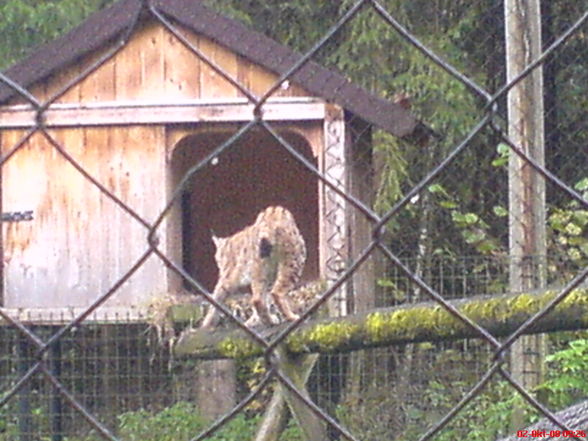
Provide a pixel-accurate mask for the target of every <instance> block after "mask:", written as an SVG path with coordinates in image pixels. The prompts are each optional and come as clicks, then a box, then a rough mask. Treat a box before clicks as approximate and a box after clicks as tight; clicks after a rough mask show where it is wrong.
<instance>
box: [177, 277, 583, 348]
mask: <svg viewBox="0 0 588 441" xmlns="http://www.w3.org/2000/svg"><path fill="white" fill-rule="evenodd" d="M557 293H558V291H556V290H546V291H543V292H538V293H537V292H536V293H526V294H517V295H500V296H485V297H475V298H470V299H461V300H455V301H451V302H450V303H451V304H453V306H455V307H456V308H457V309H458V310H459V311H460V312H462V313H463V314H464V315H465V316H467V317H469V318H470V319H471V320H473V321H474V322H475V323H478V324H479V325H480V326H482V327H483V328H485V329H486V330H487V331H488V332H490V333H491V334H492V335H494V336H496V337H500V336H507V335H510V334H511V333H513V332H514V331H515V330H516V329H517V328H518V327H520V326H521V325H522V324H523V323H524V322H525V321H526V320H527V319H529V318H530V317H532V316H533V315H534V314H536V313H537V312H538V311H540V310H541V309H542V308H544V307H545V306H546V305H547V304H548V303H549V302H550V301H551V300H552V299H553V298H554V297H555V296H556V295H557ZM586 328H588V289H586V288H580V289H576V290H574V291H572V292H571V293H570V294H569V295H568V296H567V297H566V298H565V299H564V300H563V301H562V302H560V303H559V304H558V305H557V307H556V308H555V309H554V310H552V311H551V312H550V313H549V314H548V315H546V316H545V317H543V318H542V319H541V320H539V321H538V322H536V323H534V324H533V326H531V327H530V328H529V329H528V330H527V332H528V333H530V334H533V333H541V332H552V331H563V330H576V329H586ZM280 329H282V328H281V327H276V328H273V329H271V330H267V331H266V332H265V334H266V337H267V338H269V339H271V337H272V335H275V334H277V332H279V330H280ZM475 337H479V334H478V333H477V332H476V331H475V330H474V329H472V328H470V327H469V326H467V325H465V324H464V323H463V322H462V321H461V320H458V319H457V318H455V317H454V316H453V315H451V314H450V313H449V312H448V311H446V310H445V309H444V308H443V307H442V306H441V305H439V304H437V303H433V302H427V303H418V304H414V305H406V306H401V307H394V308H381V309H375V310H372V311H369V312H366V313H363V314H357V315H350V316H346V317H338V318H328V319H318V320H312V321H309V322H307V323H304V324H303V325H302V326H301V327H300V328H299V329H297V330H296V331H294V332H293V333H292V334H291V335H290V336H289V337H288V339H287V340H286V348H287V350H288V351H289V352H291V353H292V354H303V353H317V352H318V353H335V352H348V351H353V350H359V349H366V348H370V347H379V346H389V345H394V344H401V343H409V342H423V341H441V340H443V341H448V340H457V339H462V338H475ZM174 351H175V354H176V355H178V356H192V357H196V358H207V359H215V358H245V357H253V356H259V355H261V354H262V352H263V348H262V347H261V346H259V345H258V344H257V343H255V342H254V341H253V340H252V339H250V338H249V337H248V336H247V335H246V334H245V332H244V331H242V330H240V329H237V330H236V329H232V330H221V329H217V330H215V331H214V332H210V331H202V330H198V329H196V330H188V331H185V332H184V333H183V334H182V336H181V337H180V338H179V340H178V341H177V343H176V345H175V348H174Z"/></svg>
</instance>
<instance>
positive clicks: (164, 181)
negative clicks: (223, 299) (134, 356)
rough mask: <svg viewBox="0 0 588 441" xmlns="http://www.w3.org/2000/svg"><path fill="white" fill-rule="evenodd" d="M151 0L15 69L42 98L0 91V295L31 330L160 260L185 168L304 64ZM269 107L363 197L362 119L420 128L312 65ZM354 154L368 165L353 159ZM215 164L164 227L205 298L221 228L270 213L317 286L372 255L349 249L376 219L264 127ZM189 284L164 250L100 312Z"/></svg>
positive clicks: (170, 246) (172, 2) (210, 16)
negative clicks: (352, 258) (292, 238)
mask: <svg viewBox="0 0 588 441" xmlns="http://www.w3.org/2000/svg"><path fill="white" fill-rule="evenodd" d="M142 3H143V2H141V1H138V0H122V1H120V2H118V3H116V4H114V5H112V6H111V7H109V8H107V9H105V10H103V11H101V12H98V13H96V14H94V15H93V16H91V17H90V18H89V19H87V20H86V21H85V22H84V23H83V24H82V25H80V26H79V27H78V28H76V29H74V30H73V31H71V32H69V33H68V34H67V35H65V36H63V37H61V38H59V39H57V40H55V41H53V42H51V43H49V44H47V45H46V46H44V47H42V48H40V49H39V50H37V51H35V52H34V53H33V54H32V55H30V56H29V57H28V58H26V59H25V60H24V61H22V62H20V63H18V64H17V65H15V66H13V67H11V68H10V69H8V70H7V71H6V72H5V74H6V75H7V77H8V78H10V79H11V80H12V81H14V82H15V83H18V84H19V85H20V86H22V87H23V88H26V89H27V90H28V91H30V93H31V95H32V96H34V98H35V99H36V100H37V103H32V102H31V100H29V99H27V98H26V97H23V96H22V95H21V94H18V93H17V92H16V91H15V90H14V88H12V87H9V86H8V85H7V84H5V83H3V82H1V81H0V144H1V148H2V155H3V158H5V162H4V164H3V165H2V167H1V192H2V198H1V200H2V213H3V215H2V219H3V224H2V226H3V228H2V253H3V261H4V266H3V270H2V279H3V280H2V281H3V290H2V299H1V301H2V306H3V307H4V308H5V310H7V311H9V312H10V313H11V314H13V315H14V316H15V317H18V318H20V319H30V320H33V321H39V322H50V321H51V320H53V319H55V320H63V319H67V318H70V317H73V316H74V315H76V314H79V313H80V311H82V310H83V309H84V308H86V307H87V306H88V305H90V304H92V302H94V301H95V300H96V299H97V298H98V297H99V296H101V295H103V294H105V293H107V292H108V291H109V290H110V289H111V288H113V286H114V285H115V283H116V282H117V281H118V280H119V279H120V278H121V277H122V276H124V275H125V274H126V273H127V272H129V270H130V269H131V268H132V267H133V265H135V264H136V263H137V262H138V261H139V260H140V259H141V257H142V256H143V255H144V254H145V253H147V252H149V246H148V243H147V235H148V226H149V225H150V224H152V223H153V222H154V221H155V219H157V217H158V216H159V214H160V213H161V211H162V209H163V208H164V207H165V206H166V204H167V201H168V200H169V198H170V196H171V194H172V193H173V190H174V189H175V188H176V186H177V184H178V182H179V181H180V179H181V178H182V177H183V175H184V173H185V172H186V171H187V170H188V169H189V168H190V167H192V166H194V165H195V164H196V163H197V162H198V161H199V160H201V159H202V158H204V157H206V156H207V155H209V154H210V153H211V152H212V150H213V149H214V148H216V147H217V146H219V145H220V144H222V143H223V142H225V141H226V140H227V139H228V138H230V137H231V136H232V135H233V134H235V132H236V131H237V130H238V129H239V128H240V127H243V125H244V124H245V123H247V122H248V121H252V120H254V118H255V117H256V116H255V115H254V105H252V104H251V101H250V100H249V99H248V98H247V94H250V95H253V96H258V97H259V96H262V95H264V94H265V93H266V92H267V91H268V90H269V89H270V88H271V87H272V86H274V84H276V82H277V81H278V80H279V78H280V75H282V74H284V73H285V72H287V71H288V69H290V68H291V67H292V66H293V65H295V63H296V62H298V61H299V60H300V55H299V54H296V53H294V52H292V51H291V50H289V49H288V48H286V47H284V46H282V45H280V44H278V43H276V42H275V41H273V40H271V39H269V38H267V37H265V36H263V35H261V34H259V33H256V32H254V31H252V30H250V29H248V28H246V27H245V26H243V25H242V24H240V23H238V22H236V21H234V20H231V19H228V18H226V17H223V16H220V15H218V14H217V13H214V12H212V11H210V10H209V9H207V8H205V7H204V6H202V5H201V4H200V3H199V2H195V1H193V0H161V1H159V2H153V3H154V4H155V8H157V11H158V13H160V14H161V16H162V17H165V20H166V21H168V23H166V22H162V21H161V20H160V19H158V18H157V17H156V15H155V14H154V13H153V12H152V11H148V10H142V8H143V7H144V6H143V5H142ZM133 23H136V26H134V25H133ZM167 24H172V25H173V28H169V27H167ZM130 29H132V32H129V30H130ZM262 112H263V120H264V121H268V122H270V123H271V125H272V127H274V128H275V130H276V132H277V133H278V134H279V136H281V137H282V138H283V139H284V140H285V141H286V142H287V143H289V144H290V145H291V146H293V147H294V148H295V149H296V151H297V152H298V153H299V154H300V155H301V156H302V157H303V158H305V159H306V160H307V161H309V162H310V163H311V164H314V165H315V166H316V167H318V169H319V170H320V171H321V172H323V173H325V175H326V176H327V177H328V178H329V179H330V180H331V181H332V182H333V183H334V184H335V185H337V186H338V187H339V188H341V189H343V190H345V191H348V192H350V193H351V194H354V195H355V196H357V197H359V198H360V199H362V200H363V201H367V202H368V203H369V198H370V192H371V185H370V183H369V179H368V178H366V174H365V171H366V170H368V171H369V167H370V164H369V142H366V141H363V142H357V139H355V138H354V134H353V133H354V131H353V130H352V127H351V125H352V124H354V125H355V126H356V127H355V128H359V129H360V131H363V133H366V132H367V131H369V128H370V127H372V126H376V127H379V128H382V129H384V130H387V131H389V132H391V133H392V134H394V135H396V136H399V137H408V136H414V135H415V134H416V133H417V132H418V130H419V127H420V126H419V124H418V122H417V121H416V120H415V118H414V117H412V116H411V115H410V113H409V112H408V111H407V110H406V109H405V108H403V106H401V105H398V104H395V103H392V102H389V101H386V100H384V99H381V98H379V97H377V96H374V95H372V94H370V93H368V92H367V91H365V90H363V89H362V88H360V87H358V86H356V85H354V84H352V83H350V82H349V81H347V80H346V79H345V78H344V77H343V76H342V75H340V74H338V73H336V72H333V71H331V70H327V69H325V68H323V67H321V66H319V65H317V64H316V63H314V62H309V63H307V64H304V65H303V67H302V68H301V69H300V70H298V71H297V72H296V73H295V74H294V75H293V76H292V77H291V78H290V79H289V81H285V82H282V83H281V84H280V86H279V88H277V90H276V91H275V93H273V94H271V96H270V97H269V99H268V100H267V102H266V103H265V104H264V105H263V107H262ZM364 139H368V138H364ZM358 149H364V150H365V152H367V153H368V154H366V155H364V156H363V157H364V158H368V159H367V160H366V161H367V162H366V161H355V160H354V158H355V156H357V150H358ZM213 163H214V164H215V165H212V164H211V165H209V166H207V167H204V168H203V169H202V170H201V171H199V172H198V173H196V174H195V176H194V178H193V179H192V181H191V183H190V185H189V186H188V187H187V188H186V189H185V191H184V193H183V195H182V197H181V198H180V200H179V201H178V203H177V204H175V205H174V207H173V210H171V211H170V213H169V215H167V216H166V217H165V218H164V221H163V223H162V224H161V225H160V227H159V228H158V230H157V236H158V248H159V250H161V251H162V252H163V253H165V254H166V255H167V256H169V257H170V259H171V260H173V261H174V262H178V264H180V265H183V266H184V268H186V269H187V270H188V271H189V272H190V273H191V274H193V275H194V276H195V277H196V278H197V279H198V280H200V281H202V283H203V284H204V285H205V286H206V287H207V288H209V289H212V287H213V286H214V282H215V279H216V268H215V265H214V261H213V245H212V242H211V239H210V230H211V229H212V230H214V231H215V232H216V233H217V234H218V235H226V234H231V233H233V232H235V231H236V230H238V229H240V228H242V227H243V226H244V225H247V224H249V223H251V222H252V221H253V219H254V217H255V215H256V213H257V212H258V211H259V210H261V209H262V208H264V207H265V206H267V205H270V204H282V205H285V206H287V207H288V208H290V209H291V211H292V212H293V213H294V215H295V217H296V219H297V222H298V224H299V226H300V228H301V230H302V232H303V234H304V236H305V239H306V242H307V246H308V249H309V260H308V264H307V269H306V274H305V277H306V278H313V277H316V276H317V275H318V274H319V273H320V274H322V275H323V276H324V277H331V278H332V277H334V275H335V273H336V272H337V270H338V269H337V268H341V267H344V266H345V264H346V259H348V258H349V255H350V253H351V252H352V251H351V250H353V249H359V246H358V245H359V243H356V244H354V243H353V241H354V240H355V241H362V240H363V241H365V240H367V236H366V235H365V234H364V235H362V234H360V233H361V232H366V226H365V225H366V221H365V219H364V218H363V217H362V216H361V215H357V214H356V215H354V214H350V213H352V211H351V210H349V209H348V208H349V204H348V203H347V202H346V201H345V200H344V199H343V198H341V197H340V195H337V194H336V193H335V192H334V191H333V189H331V188H329V187H328V186H325V185H323V184H322V183H321V182H320V181H319V180H318V179H317V178H316V176H315V175H314V174H313V173H312V172H310V171H308V170H307V169H306V168H305V167H303V166H302V165H301V164H300V162H298V161H297V160H296V159H294V157H293V156H292V155H290V154H289V153H288V152H286V150H285V149H284V148H283V147H282V146H281V144H280V143H279V142H277V141H276V139H275V138H274V137H273V136H272V135H270V134H269V133H268V132H267V131H265V130H262V129H261V128H256V129H254V130H251V131H248V132H247V133H246V134H245V135H244V136H242V137H240V138H239V139H238V140H237V141H236V143H235V145H234V146H232V147H231V148H230V149H228V150H227V152H226V153H223V154H222V155H219V157H218V158H217V159H216V160H215V161H214V162H213ZM360 177H361V179H360ZM92 180H94V182H93V181H92ZM100 186H102V187H103V189H105V190H107V191H108V192H110V193H111V194H112V195H113V197H109V196H108V195H107V194H106V193H105V192H103V191H102V190H101V189H100ZM125 207H128V209H125ZM353 212H355V211H353ZM349 231H354V232H355V233H354V234H353V235H351V236H349V234H348V233H349ZM366 271H367V270H366ZM368 277H369V275H368ZM179 284H181V281H180V280H179V278H178V277H177V275H176V274H175V273H174V272H172V271H170V270H168V269H167V268H166V266H165V265H164V263H163V262H162V260H161V259H159V258H158V257H157V256H156V255H154V254H153V253H152V254H151V255H150V256H149V257H148V258H147V260H146V261H145V262H144V263H143V264H141V265H140V266H139V268H138V269H137V270H136V271H135V272H133V274H132V275H131V277H130V278H129V279H128V280H127V281H126V282H125V283H123V284H122V285H121V286H120V287H119V288H118V289H117V291H116V292H115V293H114V295H112V296H111V297H110V298H109V299H108V300H107V301H106V302H105V303H104V304H103V305H102V306H101V307H100V309H99V310H98V311H97V312H96V313H95V314H94V315H92V317H90V318H93V319H95V320H106V318H108V317H110V318H113V317H116V316H117V315H119V316H120V314H125V317H127V318H128V317H129V316H130V317H137V318H139V317H140V316H141V314H140V312H141V310H142V308H144V307H145V306H146V305H147V304H148V303H149V301H150V299H151V298H152V297H153V296H157V295H160V294H161V293H164V292H170V291H171V292H173V291H176V290H177V289H179V288H178V287H179Z"/></svg>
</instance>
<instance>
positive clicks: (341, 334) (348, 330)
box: [308, 322, 360, 351]
mask: <svg viewBox="0 0 588 441" xmlns="http://www.w3.org/2000/svg"><path fill="white" fill-rule="evenodd" d="M359 329H360V327H359V326H358V325H354V324H350V323H342V322H333V323H328V324H318V325H316V326H314V327H313V328H312V329H311V330H310V331H309V332H308V338H309V339H310V340H311V341H312V342H313V343H315V344H317V345H318V346H319V348H321V349H322V350H325V351H329V350H332V349H334V348H336V347H337V346H338V345H340V344H341V343H343V342H345V341H347V340H349V338H350V337H351V336H352V335H354V334H356V333H357V332H358V331H359Z"/></svg>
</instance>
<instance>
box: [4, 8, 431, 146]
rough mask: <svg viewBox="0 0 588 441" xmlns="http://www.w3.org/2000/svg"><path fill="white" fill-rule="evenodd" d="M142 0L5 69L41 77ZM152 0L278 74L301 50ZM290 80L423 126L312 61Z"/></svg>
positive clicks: (121, 24)
mask: <svg viewBox="0 0 588 441" xmlns="http://www.w3.org/2000/svg"><path fill="white" fill-rule="evenodd" d="M141 3H142V2H141V1H140V0H121V1H119V2H117V3H115V4H113V5H112V6H110V7H108V8H106V9H104V10H102V11H99V12H97V13H95V14H93V15H91V16H90V17H89V18H88V19H87V20H85V21H84V22H83V23H82V24H81V25H80V26H78V27H77V28H75V29H73V30H72V31H71V32H69V33H67V34H66V35H64V36H62V37H60V38H58V39H56V40H54V41H52V42H50V43H48V44H47V45H45V46H43V47H41V48H39V49H38V50H36V51H34V52H33V53H32V54H31V55H30V56H29V57H27V58H26V59H24V60H23V61H21V62H19V63H17V64H15V65H14V66H12V67H10V68H9V69H8V70H6V72H5V74H6V75H7V76H8V77H9V78H11V79H13V80H14V81H16V82H18V83H19V84H20V85H22V86H25V87H27V86H30V85H31V84H33V83H35V82H37V81H40V80H42V79H43V78H45V77H47V76H49V75H51V74H53V73H54V72H56V71H59V70H60V69H62V68H64V67H66V66H68V65H70V64H72V63H74V62H76V61H77V60H79V58H80V57H82V56H84V55H86V54H88V53H90V52H92V51H94V50H96V49H98V48H100V47H102V46H104V45H105V44H106V43H108V42H109V41H112V40H113V39H115V38H116V37H117V36H119V35H120V34H121V33H122V32H124V31H125V30H126V29H127V28H128V26H129V24H130V23H131V20H132V19H133V17H134V16H135V14H136V12H137V9H138V8H141ZM154 4H155V5H156V7H157V8H158V9H159V10H160V11H162V12H163V13H164V14H165V15H166V16H168V17H169V18H171V19H173V20H175V21H176V22H178V23H180V24H182V25H184V26H185V27H187V28H188V29H191V30H193V31H194V32H195V33H198V34H201V35H204V36H206V37H208V38H210V39H211V40H213V41H215V42H217V43H219V44H221V45H223V46H225V47H227V48H228V49H230V50H232V51H234V52H235V53H237V54H239V55H241V56H243V57H245V58H247V59H249V60H250V61H252V62H254V63H257V64H259V65H261V66H263V67H265V68H266V69H268V70H270V71H272V72H275V73H277V74H282V73H284V72H286V71H287V70H288V69H289V68H291V67H292V66H293V65H294V64H295V63H296V62H297V61H298V60H300V58H301V55H300V54H298V53H296V52H294V51H292V50H291V49H289V48H287V47H285V46H283V45H281V44H279V43H277V42H276V41H274V40H272V39H270V38H268V37H266V36H265V35H263V34H261V33H259V32H255V31H253V30H251V29H249V28H248V27H246V26H245V25H243V24H242V23H240V22H238V21H235V20H232V19H230V18H227V17H224V16H222V15H219V14H218V13H216V12H213V11H211V10H210V9H209V8H207V7H205V6H203V5H202V4H201V3H200V1H195V0H155V1H154ZM291 80H292V82H294V83H297V84H299V85H300V86H302V87H303V88H305V89H306V90H308V91H309V92H310V93H312V94H315V95H316V96H319V97H322V98H323V99H325V100H327V101H329V102H334V103H336V104H338V105H340V106H341V107H343V108H344V109H346V110H347V111H349V112H351V113H353V114H354V115H356V116H359V117H360V118H362V119H364V120H365V121H367V122H368V123H370V124H373V125H375V126H377V127H380V128H382V129H384V130H386V131H388V132H390V133H392V134H394V135H396V136H399V137H414V136H417V137H418V136H419V135H420V134H419V133H415V132H420V131H422V130H423V127H424V126H423V125H422V124H420V123H419V122H418V121H417V120H416V119H415V117H414V116H412V115H411V113H410V112H409V111H408V110H407V109H405V108H403V107H402V106H400V105H398V104H396V103H394V102H391V101H388V100H385V99H383V98H380V97H378V96H376V95H374V94H371V93H369V92H368V91H366V90H365V89H363V88H361V87H359V86H357V85H355V84H353V83H352V82H350V81H348V80H347V79H346V78H345V77H344V76H343V75H341V74H340V73H337V72H336V71H333V70H330V69H326V68H324V67H322V66H320V65H319V64H317V63H315V62H308V63H306V64H305V65H304V66H303V67H302V68H301V69H300V70H299V71H298V72H297V73H296V74H295V75H294V76H292V78H291ZM13 95H14V91H13V90H12V89H10V88H9V87H8V86H6V85H5V84H3V83H0V104H2V103H3V102H5V101H6V100H7V99H9V98H10V97H11V96H13Z"/></svg>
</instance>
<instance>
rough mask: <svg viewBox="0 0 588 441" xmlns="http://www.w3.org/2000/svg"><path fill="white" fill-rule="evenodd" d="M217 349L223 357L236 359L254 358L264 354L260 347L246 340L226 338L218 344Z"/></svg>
mask: <svg viewBox="0 0 588 441" xmlns="http://www.w3.org/2000/svg"><path fill="white" fill-rule="evenodd" d="M217 349H218V352H219V353H220V354H221V355H222V356H223V357H227V358H235V359H243V358H248V357H254V356H257V355H261V353H262V350H261V348H260V346H259V345H256V344H255V343H253V342H252V341H251V340H248V339H245V338H226V339H224V340H223V341H221V342H220V343H219V344H218V346H217Z"/></svg>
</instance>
